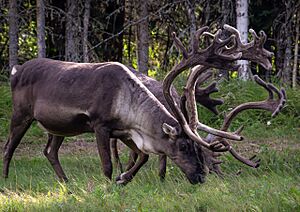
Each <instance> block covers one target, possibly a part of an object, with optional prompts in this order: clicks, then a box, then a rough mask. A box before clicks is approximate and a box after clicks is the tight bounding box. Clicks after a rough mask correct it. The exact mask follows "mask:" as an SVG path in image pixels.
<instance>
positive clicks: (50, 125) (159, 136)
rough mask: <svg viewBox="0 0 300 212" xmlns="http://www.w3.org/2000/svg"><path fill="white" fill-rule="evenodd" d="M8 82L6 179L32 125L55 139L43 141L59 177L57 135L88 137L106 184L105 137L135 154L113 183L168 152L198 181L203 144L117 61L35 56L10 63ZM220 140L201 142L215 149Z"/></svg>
mask: <svg viewBox="0 0 300 212" xmlns="http://www.w3.org/2000/svg"><path fill="white" fill-rule="evenodd" d="M10 80H11V89H12V98H13V113H12V117H11V125H10V134H9V138H8V141H7V143H6V144H5V147H4V160H3V175H4V177H8V172H9V163H10V161H11V159H12V156H13V153H14V151H15V149H16V148H17V146H18V144H19V143H20V141H21V139H22V137H23V136H24V134H25V133H26V131H27V129H28V128H29V127H30V125H31V124H32V122H33V121H37V122H38V123H39V124H40V126H41V127H42V128H44V129H45V130H46V131H47V132H49V133H50V134H52V135H54V138H53V140H55V142H51V141H50V140H52V139H49V142H48V144H47V146H46V149H45V153H46V156H47V158H48V160H49V161H50V163H51V165H52V166H53V168H54V170H55V171H56V174H57V175H58V177H59V178H60V179H62V180H67V178H66V175H65V174H64V172H63V170H62V167H61V165H60V163H59V161H58V156H57V150H58V149H56V148H57V147H58V148H59V146H60V144H61V142H62V140H63V137H65V136H74V135H78V134H81V133H86V132H94V133H95V134H96V140H97V147H98V152H99V155H100V158H101V162H102V168H103V172H104V175H105V176H106V177H108V178H109V179H111V177H112V163H111V156H110V147H109V138H120V139H121V140H122V141H123V142H124V143H125V144H126V145H128V146H129V147H130V148H131V149H133V150H134V151H136V152H137V153H138V154H139V156H140V157H139V160H138V161H137V163H136V164H135V165H134V166H133V167H132V168H131V169H130V170H129V171H128V172H126V173H123V174H121V175H120V176H119V177H118V178H117V183H122V184H125V183H127V182H128V181H130V180H131V179H132V178H133V176H134V175H135V174H136V173H137V171H138V170H139V168H140V167H141V166H142V165H143V164H144V163H145V162H146V161H147V159H148V155H147V154H149V153H154V154H164V155H167V156H168V157H169V158H170V159H171V160H173V161H174V162H175V163H176V164H177V165H178V166H179V167H180V168H181V170H182V171H183V172H184V173H185V175H186V177H187V178H188V180H189V181H190V182H191V183H193V184H195V183H199V182H200V183H203V182H204V179H205V175H206V172H205V168H204V166H205V165H204V163H203V157H202V154H201V152H200V153H199V152H196V149H195V148H194V145H195V144H194V142H199V143H201V144H203V143H205V141H203V140H202V139H201V138H196V139H195V138H193V139H194V140H192V139H190V138H189V136H190V135H189V134H187V133H186V132H185V130H184V129H185V128H186V127H187V126H182V125H181V123H180V122H178V120H177V119H176V118H175V117H174V116H173V115H171V114H170V112H169V111H168V110H167V109H166V108H165V107H164V106H163V105H162V104H161V103H160V102H159V101H158V100H157V98H155V97H154V95H153V94H152V93H151V92H150V91H149V90H148V89H147V88H146V87H145V86H144V85H143V84H142V83H141V81H140V80H139V79H138V78H137V77H136V76H135V75H134V74H133V73H132V72H131V71H130V70H129V69H128V68H127V67H126V66H124V65H123V64H121V63H117V62H107V63H96V64H90V63H72V62H62V61H55V60H51V59H33V60H30V61H28V62H26V63H24V64H23V65H16V66H14V67H13V69H12V72H11V77H10ZM212 131H213V133H214V134H216V135H222V136H225V137H226V138H229V139H235V140H241V139H242V138H241V136H238V135H234V134H232V133H226V132H222V131H219V130H215V129H212ZM194 137H195V136H194ZM57 143H59V145H57ZM218 143H219V142H216V143H214V144H208V143H205V144H206V147H207V148H210V149H212V150H217V149H219V148H220V147H219V146H218V145H217V144H218ZM52 144H53V145H52ZM216 146H218V147H216ZM146 153H147V154H146Z"/></svg>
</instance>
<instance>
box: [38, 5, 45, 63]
mask: <svg viewBox="0 0 300 212" xmlns="http://www.w3.org/2000/svg"><path fill="white" fill-rule="evenodd" d="M36 11H37V13H36V23H37V45H38V57H39V58H43V57H46V43H45V2H44V0H36Z"/></svg>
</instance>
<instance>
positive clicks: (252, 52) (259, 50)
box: [224, 24, 273, 70]
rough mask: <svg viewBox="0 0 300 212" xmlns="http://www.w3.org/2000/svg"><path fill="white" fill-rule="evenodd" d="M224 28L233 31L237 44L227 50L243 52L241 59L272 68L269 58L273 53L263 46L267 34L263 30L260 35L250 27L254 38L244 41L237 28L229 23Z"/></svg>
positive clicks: (227, 51) (229, 51)
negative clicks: (247, 41)
mask: <svg viewBox="0 0 300 212" xmlns="http://www.w3.org/2000/svg"><path fill="white" fill-rule="evenodd" d="M224 29H225V30H227V31H229V32H231V33H232V34H234V35H235V42H236V44H237V45H236V46H234V48H233V47H232V48H228V49H227V50H226V51H225V52H226V53H232V52H236V51H237V52H242V57H241V59H244V60H250V61H252V62H256V63H258V64H260V65H262V66H263V67H264V68H265V69H267V70H271V69H272V64H271V62H270V61H269V58H270V57H272V56H273V53H272V52H270V51H268V50H266V49H265V48H264V47H263V46H264V43H265V41H266V38H267V36H266V34H265V33H264V32H263V31H260V32H259V35H260V36H258V35H257V34H256V32H255V31H254V30H253V29H250V30H249V32H250V34H251V35H252V37H253V39H252V41H251V42H249V43H245V44H244V43H242V41H241V37H240V33H239V31H238V30H237V29H235V28H234V27H232V26H229V25H227V24H225V25H224Z"/></svg>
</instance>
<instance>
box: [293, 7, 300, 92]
mask: <svg viewBox="0 0 300 212" xmlns="http://www.w3.org/2000/svg"><path fill="white" fill-rule="evenodd" d="M299 22H300V10H298V12H297V14H296V24H295V25H296V36H295V50H294V65H293V77H292V86H293V88H296V85H297V80H296V79H297V68H298V42H299V28H300V23H299Z"/></svg>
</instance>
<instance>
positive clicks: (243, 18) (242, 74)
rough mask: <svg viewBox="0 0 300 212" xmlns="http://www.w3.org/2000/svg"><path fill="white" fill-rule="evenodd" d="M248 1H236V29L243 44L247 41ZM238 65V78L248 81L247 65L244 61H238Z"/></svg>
mask: <svg viewBox="0 0 300 212" xmlns="http://www.w3.org/2000/svg"><path fill="white" fill-rule="evenodd" d="M248 25H249V17H248V0H237V1H236V28H237V29H238V31H239V32H240V34H241V40H242V42H243V43H246V42H247V41H248ZM237 63H238V64H239V65H240V68H239V70H238V72H239V78H240V79H242V80H248V79H249V77H250V71H249V63H248V61H246V60H239V61H238V62H237Z"/></svg>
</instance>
